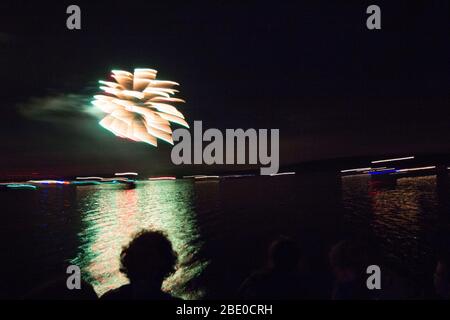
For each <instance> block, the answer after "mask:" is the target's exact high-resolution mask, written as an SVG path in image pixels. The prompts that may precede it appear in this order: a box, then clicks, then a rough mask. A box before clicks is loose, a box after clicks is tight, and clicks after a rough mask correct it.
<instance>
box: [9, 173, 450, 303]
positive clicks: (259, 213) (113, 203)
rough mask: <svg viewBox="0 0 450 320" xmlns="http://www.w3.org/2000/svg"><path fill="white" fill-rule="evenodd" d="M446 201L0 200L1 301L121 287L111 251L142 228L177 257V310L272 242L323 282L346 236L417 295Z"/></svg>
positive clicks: (292, 181)
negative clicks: (65, 277)
mask: <svg viewBox="0 0 450 320" xmlns="http://www.w3.org/2000/svg"><path fill="white" fill-rule="evenodd" d="M449 196H450V191H449V188H448V184H447V183H441V182H439V181H438V180H437V179H436V176H426V177H415V178H402V179H398V181H397V184H396V185H394V186H389V187H387V188H386V187H380V186H376V185H374V184H373V183H372V182H371V181H370V178H368V177H367V176H355V177H344V178H342V179H341V178H339V177H334V176H329V175H324V174H302V175H296V176H278V177H249V178H241V179H225V180H221V181H220V182H219V181H202V182H194V181H190V180H176V181H150V182H144V181H143V182H139V183H138V186H137V188H135V189H130V190H125V189H121V188H120V187H116V186H111V185H95V186H78V187H75V186H70V185H69V186H44V187H41V188H39V189H37V190H8V191H2V192H0V199H1V207H2V211H1V214H2V220H1V221H2V223H1V224H0V248H1V265H0V271H1V279H0V289H1V290H0V296H1V297H3V298H14V297H20V296H21V295H23V294H25V293H26V292H27V291H28V290H30V289H31V288H33V287H35V286H36V285H37V284H39V283H41V282H43V281H46V280H48V279H49V278H51V277H53V276H54V275H58V274H60V275H61V274H64V272H65V268H66V267H67V265H69V264H77V265H78V266H80V267H81V269H82V273H83V275H84V277H85V279H86V280H88V281H89V282H91V283H92V284H93V286H94V288H95V290H96V291H97V293H98V294H99V295H101V294H103V293H104V292H106V291H107V290H109V289H112V288H115V287H117V286H120V285H121V284H123V283H125V282H126V279H125V278H124V277H123V276H122V275H121V274H120V272H119V271H118V269H119V260H118V257H119V254H120V250H121V248H122V247H123V246H124V245H125V244H127V243H128V242H129V240H130V237H131V236H132V235H133V234H134V233H136V232H137V231H139V230H141V229H147V228H155V229H161V230H164V231H165V232H166V233H167V234H168V236H169V238H170V240H171V241H172V242H173V244H174V247H175V249H176V251H177V252H178V253H179V258H180V259H179V260H180V265H179V268H178V271H177V273H176V274H175V275H174V276H173V277H171V278H170V279H168V280H167V281H166V283H165V288H166V289H167V290H169V291H171V292H173V293H174V294H176V295H179V296H182V297H184V298H201V297H204V296H208V297H233V295H234V294H235V292H236V290H237V288H238V287H239V284H240V283H241V282H242V281H243V280H244V278H245V277H246V275H248V273H249V272H251V271H252V270H254V269H255V268H258V267H259V266H261V265H262V264H263V263H264V261H265V258H266V248H267V246H268V244H269V243H270V241H271V240H273V239H274V238H276V237H277V236H278V235H280V234H283V235H288V236H291V237H293V238H295V239H297V240H298V241H299V242H301V243H302V245H303V246H304V247H305V248H307V250H308V252H309V255H310V256H311V259H312V261H314V263H315V264H316V265H317V266H318V268H320V267H322V268H323V269H324V270H325V269H326V254H327V251H328V248H329V246H330V245H331V244H332V243H333V242H335V241H336V240H338V239H339V238H340V237H342V236H343V235H345V234H347V233H352V232H358V233H365V234H368V235H372V236H373V237H374V238H375V239H377V241H378V242H379V244H380V246H381V247H382V249H383V253H384V255H385V257H386V258H387V261H388V263H389V264H390V265H391V266H392V267H393V268H394V269H396V270H397V272H399V273H400V274H402V275H403V276H404V277H406V278H407V279H408V280H409V281H410V282H411V283H412V285H413V287H414V288H416V289H415V290H419V291H418V292H417V293H414V294H417V295H420V294H421V293H420V289H421V288H425V289H424V290H426V289H427V288H428V286H429V285H430V284H431V283H432V270H433V266H434V259H435V251H436V250H435V241H434V239H435V235H436V234H440V233H442V232H444V233H445V232H447V231H448V230H449V225H450V224H449V221H448V215H449V207H450V206H449V198H450V197H449Z"/></svg>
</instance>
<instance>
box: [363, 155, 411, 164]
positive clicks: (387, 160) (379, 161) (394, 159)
mask: <svg viewBox="0 0 450 320" xmlns="http://www.w3.org/2000/svg"><path fill="white" fill-rule="evenodd" d="M409 159H414V156H410V157H403V158H392V159H383V160H375V161H371V163H381V162H392V161H401V160H409Z"/></svg>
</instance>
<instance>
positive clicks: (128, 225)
mask: <svg viewBox="0 0 450 320" xmlns="http://www.w3.org/2000/svg"><path fill="white" fill-rule="evenodd" d="M77 194H78V201H79V204H80V207H79V211H80V214H81V216H82V223H83V226H82V231H81V232H80V233H79V235H78V236H79V240H80V246H79V248H78V254H77V256H76V257H75V258H74V259H72V260H71V263H73V264H76V265H78V266H79V267H80V268H81V270H82V273H83V275H84V277H85V279H86V280H87V281H89V282H90V283H91V284H92V285H93V286H94V288H95V290H96V291H97V293H98V294H99V295H102V294H103V293H105V292H106V291H108V290H111V289H114V288H117V287H119V286H121V285H123V284H125V283H127V282H128V280H127V279H126V277H125V276H124V275H123V274H121V273H120V271H119V267H120V261H119V256H120V252H121V250H122V248H123V246H125V245H126V244H128V243H129V241H130V240H131V237H132V236H133V235H134V234H135V233H136V232H138V231H140V230H143V229H154V230H162V231H164V232H165V233H166V234H167V236H168V237H169V239H170V240H171V241H172V244H173V247H174V249H175V250H176V251H177V253H178V258H179V263H178V268H177V272H176V273H175V274H174V275H173V276H171V277H170V278H168V279H166V281H165V283H164V290H166V291H170V292H171V293H172V294H174V295H176V296H179V297H182V298H185V299H196V298H200V297H201V295H202V292H201V291H193V290H188V289H187V283H188V282H189V281H190V280H191V279H192V278H194V277H196V276H198V275H199V274H200V273H201V272H202V270H203V269H204V268H205V267H206V264H207V263H206V262H200V261H196V259H195V255H196V254H197V253H198V251H199V249H200V247H201V242H200V241H199V238H200V236H199V230H198V228H197V223H196V218H195V213H194V210H193V198H194V190H193V184H192V183H191V182H189V181H152V182H139V183H138V186H137V188H135V189H130V190H123V189H120V188H112V187H108V186H85V187H78V189H77Z"/></svg>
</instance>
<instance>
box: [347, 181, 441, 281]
mask: <svg viewBox="0 0 450 320" xmlns="http://www.w3.org/2000/svg"><path fill="white" fill-rule="evenodd" d="M436 181H437V180H436V176H423V177H410V178H400V179H398V180H397V181H396V183H395V185H393V186H382V187H380V186H377V185H376V184H374V183H373V181H371V180H370V176H367V175H366V176H363V175H359V176H353V177H343V178H342V203H343V206H344V209H345V212H346V217H345V218H346V221H347V223H348V224H349V225H351V227H350V229H355V230H364V229H366V231H367V232H368V233H371V234H373V235H375V237H376V238H377V239H378V240H379V242H380V244H381V247H382V248H383V251H384V252H385V253H386V254H387V257H388V259H390V260H391V261H392V262H393V263H394V264H397V265H401V266H402V267H403V268H402V269H403V270H407V271H408V272H410V273H411V275H412V276H413V277H415V278H416V279H420V278H422V279H424V281H425V280H426V279H427V276H425V275H424V272H425V270H426V268H431V267H433V263H434V262H433V261H434V259H435V257H434V256H433V253H434V252H433V250H434V249H435V248H433V244H432V243H433V235H435V234H437V232H438V229H439V214H440V212H439V210H440V209H441V211H442V208H440V207H439V204H440V202H439V198H438V192H437V191H439V190H441V189H442V187H438V186H437V184H436ZM441 191H442V190H441ZM444 192H445V190H444ZM444 211H445V210H444ZM441 213H445V212H441Z"/></svg>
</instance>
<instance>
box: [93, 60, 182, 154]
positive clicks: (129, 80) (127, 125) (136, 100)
mask: <svg viewBox="0 0 450 320" xmlns="http://www.w3.org/2000/svg"><path fill="white" fill-rule="evenodd" d="M156 74H157V71H156V70H153V69H134V73H131V72H128V71H122V70H112V77H113V78H114V79H115V81H116V82H111V81H102V80H100V81H99V83H100V84H102V86H100V89H102V90H103V91H104V92H105V94H101V95H96V96H94V101H92V104H94V105H95V106H96V107H97V108H99V109H100V110H102V111H103V112H105V113H107V115H106V116H105V117H104V118H103V119H102V120H101V121H100V122H99V124H100V125H101V126H103V127H104V128H106V129H107V130H109V131H111V132H112V133H114V134H115V135H116V136H118V137H122V138H128V139H131V140H133V141H141V142H146V143H148V144H151V145H153V146H155V147H156V146H157V140H158V139H161V140H164V141H167V142H168V143H170V144H173V139H172V129H171V127H170V124H171V122H172V123H177V124H179V125H181V126H184V127H186V128H189V125H188V124H187V122H186V121H185V120H184V116H183V114H182V113H181V112H179V111H178V110H177V108H175V107H174V106H173V104H176V103H183V102H185V101H184V100H182V99H179V98H175V97H174V95H175V94H176V93H177V92H178V90H175V89H173V87H175V86H178V85H179V84H178V83H176V82H173V81H166V80H156Z"/></svg>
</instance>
